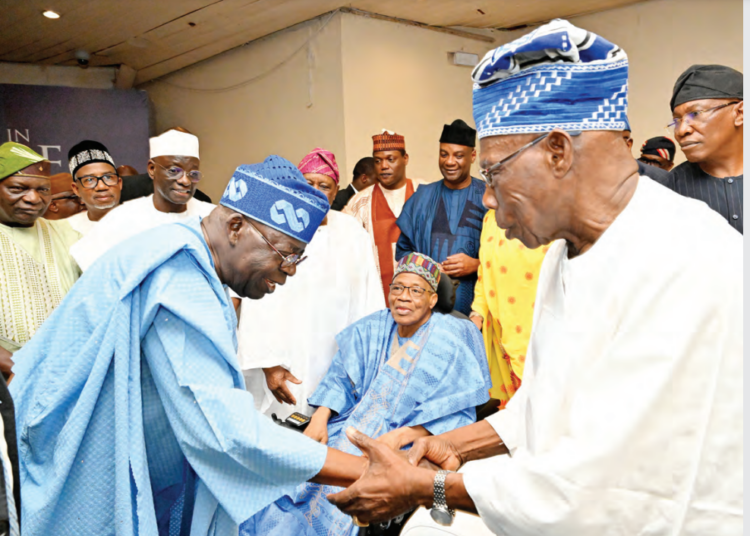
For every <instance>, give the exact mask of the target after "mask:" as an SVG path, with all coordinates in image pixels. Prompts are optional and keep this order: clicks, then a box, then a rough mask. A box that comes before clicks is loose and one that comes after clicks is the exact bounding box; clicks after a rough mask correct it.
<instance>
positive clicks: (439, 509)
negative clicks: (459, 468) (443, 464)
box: [430, 469, 456, 527]
mask: <svg viewBox="0 0 750 536" xmlns="http://www.w3.org/2000/svg"><path fill="white" fill-rule="evenodd" d="M449 473H451V471H445V470H442V469H441V470H440V471H438V472H437V474H436V475H435V480H434V481H433V484H432V490H433V491H432V493H433V496H434V498H433V504H432V509H431V510H430V517H431V518H432V520H433V521H434V522H435V523H437V524H438V525H442V526H444V527H450V526H451V525H452V524H453V517H454V516H455V515H456V511H455V510H451V509H450V508H448V503H447V502H446V501H445V477H446V476H447V475H448V474H449Z"/></svg>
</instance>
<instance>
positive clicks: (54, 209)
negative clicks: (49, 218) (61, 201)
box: [47, 201, 60, 214]
mask: <svg viewBox="0 0 750 536" xmlns="http://www.w3.org/2000/svg"><path fill="white" fill-rule="evenodd" d="M47 210H49V211H50V212H54V213H55V214H57V213H58V212H60V209H59V208H57V205H56V204H55V201H50V203H49V206H48V207H47Z"/></svg>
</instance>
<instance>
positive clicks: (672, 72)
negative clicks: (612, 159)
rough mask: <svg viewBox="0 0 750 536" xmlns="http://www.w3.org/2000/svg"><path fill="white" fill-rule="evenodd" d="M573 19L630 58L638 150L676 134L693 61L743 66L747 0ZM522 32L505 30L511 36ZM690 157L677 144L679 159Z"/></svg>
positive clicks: (678, 3) (674, 2)
mask: <svg viewBox="0 0 750 536" xmlns="http://www.w3.org/2000/svg"><path fill="white" fill-rule="evenodd" d="M570 22H571V23H573V24H575V25H576V26H579V27H581V28H585V29H586V30H589V31H592V32H595V33H597V34H599V35H601V36H603V37H605V38H606V39H608V40H609V41H611V42H613V43H616V44H617V45H619V46H620V47H622V48H623V49H624V50H625V52H627V53H628V59H629V62H630V81H629V90H630V91H629V112H628V116H629V119H630V125H631V128H632V129H633V139H634V144H633V156H636V157H637V156H638V155H640V147H641V145H642V144H643V142H645V141H646V140H647V139H649V138H652V137H654V136H669V137H672V136H671V134H668V132H667V131H666V130H665V129H664V126H665V125H666V124H667V123H669V122H670V121H671V119H672V113H671V110H670V109H669V100H670V98H671V97H672V87H673V86H674V83H675V81H676V80H677V77H678V76H680V74H681V73H682V72H683V71H684V70H685V69H687V68H688V67H690V66H691V65H693V64H705V63H719V64H722V65H728V66H730V67H733V68H734V69H737V70H738V71H742V70H743V68H742V0H650V1H648V2H644V3H641V4H634V5H632V6H628V7H624V8H618V9H612V10H609V11H604V12H602V13H595V14H593V15H586V16H582V17H575V18H572V19H570ZM527 31H528V30H524V31H523V32H512V33H509V34H504V35H503V36H502V40H501V42H508V41H511V40H513V39H515V38H516V37H519V36H520V35H523V34H524V33H526V32H527ZM684 160H685V157H684V156H683V154H682V152H681V151H680V149H679V147H678V148H677V156H676V158H675V161H676V162H683V161H684Z"/></svg>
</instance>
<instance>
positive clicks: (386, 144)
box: [372, 129, 406, 153]
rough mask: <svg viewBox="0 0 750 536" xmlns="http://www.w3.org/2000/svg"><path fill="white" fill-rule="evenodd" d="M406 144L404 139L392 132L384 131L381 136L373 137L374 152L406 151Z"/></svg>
mask: <svg viewBox="0 0 750 536" xmlns="http://www.w3.org/2000/svg"><path fill="white" fill-rule="evenodd" d="M405 150H406V142H405V141H404V137H403V136H402V135H400V134H396V133H395V132H391V131H390V130H386V129H383V132H382V133H381V134H375V135H374V136H373V137H372V152H373V153H377V152H378V151H405Z"/></svg>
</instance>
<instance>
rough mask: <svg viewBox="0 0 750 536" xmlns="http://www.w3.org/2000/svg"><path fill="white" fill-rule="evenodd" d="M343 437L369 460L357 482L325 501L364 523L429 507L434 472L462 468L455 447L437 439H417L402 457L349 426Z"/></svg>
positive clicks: (437, 437)
mask: <svg viewBox="0 0 750 536" xmlns="http://www.w3.org/2000/svg"><path fill="white" fill-rule="evenodd" d="M346 435H347V437H348V438H349V441H351V442H352V444H353V445H354V446H356V447H357V448H358V449H359V450H361V451H362V454H363V455H364V456H365V457H366V458H367V459H368V463H367V467H366V469H365V471H364V473H363V474H362V476H361V477H360V478H359V480H357V481H356V482H355V483H354V484H352V485H351V486H350V487H348V488H347V489H345V490H343V491H341V492H339V493H333V494H331V495H328V500H329V501H330V502H331V503H332V504H334V505H335V506H337V507H338V508H339V509H340V510H341V511H342V512H344V513H345V514H348V515H350V516H353V517H356V518H357V519H358V520H359V522H361V523H364V524H367V523H372V522H381V521H387V520H389V519H393V518H394V517H396V516H398V515H401V514H403V513H405V512H408V511H409V510H411V509H412V508H414V507H415V506H424V507H427V508H429V507H431V506H432V504H433V480H434V478H435V472H436V470H437V469H438V468H442V469H447V470H451V471H455V470H457V469H458V468H459V467H461V465H463V460H462V459H461V456H460V454H459V453H458V451H457V449H456V448H455V447H454V445H453V444H452V443H451V442H450V441H448V440H446V439H444V438H442V437H440V436H427V437H421V438H419V439H417V440H416V441H414V444H413V445H412V447H411V449H410V450H409V451H408V453H406V455H404V453H402V452H400V451H397V450H394V449H392V448H391V447H390V446H389V444H388V442H384V441H379V440H375V439H372V438H370V437H368V436H366V435H365V434H363V433H361V432H359V431H357V430H355V429H354V428H352V427H349V428H347V430H346Z"/></svg>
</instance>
